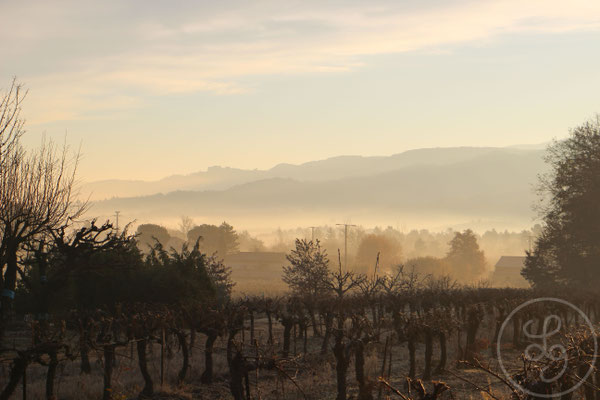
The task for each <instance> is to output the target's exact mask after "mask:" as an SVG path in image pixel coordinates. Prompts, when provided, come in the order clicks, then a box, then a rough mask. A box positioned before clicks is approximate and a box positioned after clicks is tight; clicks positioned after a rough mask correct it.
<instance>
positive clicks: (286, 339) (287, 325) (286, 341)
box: [282, 320, 294, 357]
mask: <svg viewBox="0 0 600 400" xmlns="http://www.w3.org/2000/svg"><path fill="white" fill-rule="evenodd" d="M282 323H283V357H287V356H289V355H290V336H291V334H292V326H294V323H293V322H291V320H290V321H287V320H286V321H285V322H283V321H282Z"/></svg>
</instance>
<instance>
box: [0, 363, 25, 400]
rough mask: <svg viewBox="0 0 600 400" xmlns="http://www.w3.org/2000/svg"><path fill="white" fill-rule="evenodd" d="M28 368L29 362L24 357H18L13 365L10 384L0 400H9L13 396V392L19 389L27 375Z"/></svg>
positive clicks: (5, 388)
mask: <svg viewBox="0 0 600 400" xmlns="http://www.w3.org/2000/svg"><path fill="white" fill-rule="evenodd" d="M26 368H27V360H26V359H25V357H24V356H22V355H21V356H19V357H17V358H16V359H15V360H14V361H13V364H12V368H11V369H10V376H9V378H8V384H7V385H6V386H5V387H4V390H3V391H2V393H0V400H8V399H10V397H11V396H12V394H13V392H14V391H15V389H16V388H17V385H18V384H19V381H20V380H21V378H22V377H23V375H24V374H25V369H26Z"/></svg>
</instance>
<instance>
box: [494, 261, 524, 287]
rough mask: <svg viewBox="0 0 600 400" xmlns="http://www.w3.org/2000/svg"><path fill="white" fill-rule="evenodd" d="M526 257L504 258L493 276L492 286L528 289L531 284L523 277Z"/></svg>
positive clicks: (496, 267) (497, 264)
mask: <svg viewBox="0 0 600 400" xmlns="http://www.w3.org/2000/svg"><path fill="white" fill-rule="evenodd" d="M525 259H526V257H523V256H502V257H500V259H499V260H498V262H497V263H496V266H495V269H494V273H493V274H492V286H495V287H516V288H528V287H529V286H530V285H529V282H527V280H526V279H525V278H523V276H522V275H521V270H522V269H523V267H524V266H525Z"/></svg>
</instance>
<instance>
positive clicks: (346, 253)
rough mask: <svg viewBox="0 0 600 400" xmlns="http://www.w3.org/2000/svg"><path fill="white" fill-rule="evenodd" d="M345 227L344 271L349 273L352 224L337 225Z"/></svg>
mask: <svg viewBox="0 0 600 400" xmlns="http://www.w3.org/2000/svg"><path fill="white" fill-rule="evenodd" d="M336 225H339V226H343V227H344V270H346V271H348V227H349V226H356V225H352V224H336Z"/></svg>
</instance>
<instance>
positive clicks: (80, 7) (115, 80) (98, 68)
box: [0, 0, 600, 180]
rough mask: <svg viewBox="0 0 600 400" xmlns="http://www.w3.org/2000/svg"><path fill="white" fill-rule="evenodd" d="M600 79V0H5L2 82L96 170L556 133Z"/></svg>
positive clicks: (130, 173) (153, 169)
mask: <svg viewBox="0 0 600 400" xmlns="http://www.w3.org/2000/svg"><path fill="white" fill-rule="evenodd" d="M599 71H600V1H598V0H589V1H582V0H572V1H570V2H565V1H564V0H561V1H555V0H526V1H523V0H499V1H485V0H476V1H465V0H456V1H454V0H446V1H441V0H425V1H423V0H420V1H416V0H413V1H403V0H394V1H381V0H370V1H328V2H326V1H308V0H302V1H285V0H276V1H248V0H245V1H149V0H144V1H141V0H140V1H123V0H120V1H106V0H105V1H84V0H78V1H47V0H43V1H27V0H22V1H8V0H0V87H3V88H5V87H6V86H7V85H8V84H9V83H10V80H11V77H12V76H17V77H18V79H19V81H20V82H22V83H24V84H26V86H27V88H28V89H29V95H28V98H27V101H26V103H25V106H24V114H25V117H26V119H27V131H28V134H27V142H28V143H30V144H35V143H38V142H39V140H40V137H41V135H42V133H44V132H46V134H47V135H49V136H52V137H58V138H63V137H64V134H65V132H67V135H68V136H67V140H68V142H69V143H72V144H73V145H75V146H78V145H79V143H81V145H82V153H83V161H82V164H81V166H80V170H79V172H80V177H81V178H83V179H85V180H96V179H105V178H115V177H120V178H136V179H157V178H160V177H163V176H166V175H170V174H174V173H190V172H194V171H198V170H201V169H205V168H206V167H208V166H211V165H223V166H233V167H242V168H268V167H271V166H273V165H274V164H277V163H279V162H292V163H299V162H303V161H309V160H314V159H320V158H325V157H329V156H334V155H341V154H361V155H389V154H393V153H398V152H401V151H404V150H407V149H412V148H418V147H435V146H456V145H473V146H480V145H482V146H483V145H490V146H504V145H511V144H519V143H540V142H545V141H548V140H550V139H551V138H553V137H564V136H565V135H566V134H567V131H568V128H569V127H573V126H575V125H577V124H579V123H581V122H583V121H584V120H585V119H587V118H589V117H591V116H592V115H594V113H596V112H600V96H599V95H598V93H600V73H599Z"/></svg>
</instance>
